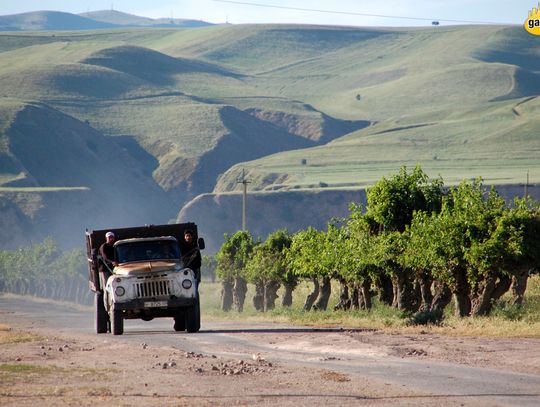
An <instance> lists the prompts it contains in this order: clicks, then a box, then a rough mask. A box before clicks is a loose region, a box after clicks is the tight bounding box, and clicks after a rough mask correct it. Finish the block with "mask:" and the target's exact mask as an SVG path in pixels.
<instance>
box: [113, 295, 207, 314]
mask: <svg viewBox="0 0 540 407" xmlns="http://www.w3.org/2000/svg"><path fill="white" fill-rule="evenodd" d="M196 303H197V298H174V299H167V300H158V299H136V300H131V301H127V302H117V303H115V304H114V307H115V308H116V309H117V310H122V311H145V312H150V313H151V312H152V311H153V310H156V311H157V310H164V309H168V310H175V309H179V308H187V307H192V306H194V305H195V304H196Z"/></svg>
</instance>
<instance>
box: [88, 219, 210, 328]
mask: <svg viewBox="0 0 540 407" xmlns="http://www.w3.org/2000/svg"><path fill="white" fill-rule="evenodd" d="M186 230H189V231H191V233H192V235H193V238H194V241H195V242H197V247H196V248H195V249H196V250H202V249H204V246H205V245H204V239H202V238H199V237H198V233H197V225H196V224H195V223H192V222H189V223H177V224H167V225H147V226H139V227H129V228H110V229H106V230H88V229H87V230H86V252H87V259H88V271H89V286H90V290H92V291H93V292H94V321H95V330H96V333H98V334H101V333H107V332H111V333H112V334H113V335H122V334H123V333H124V320H126V319H142V320H144V321H150V320H152V319H154V318H167V317H168V318H173V320H174V324H173V328H174V330H175V331H187V332H190V333H191V332H198V331H199V329H200V324H201V322H200V301H199V281H200V270H194V269H192V268H190V264H189V261H188V260H186V259H187V258H190V256H189V253H186V251H187V248H185V247H184V245H183V243H184V232H185V231H186ZM109 231H112V232H113V233H114V234H115V237H116V241H115V243H114V258H115V262H114V265H107V262H105V261H104V259H102V258H101V256H100V251H99V248H100V247H101V245H102V244H103V243H105V240H106V238H105V235H106V233H107V232H109ZM192 250H193V249H192ZM186 263H187V264H186ZM104 271H105V272H104ZM100 273H101V278H100Z"/></svg>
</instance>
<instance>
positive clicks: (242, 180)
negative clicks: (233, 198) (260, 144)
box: [238, 169, 251, 231]
mask: <svg viewBox="0 0 540 407" xmlns="http://www.w3.org/2000/svg"><path fill="white" fill-rule="evenodd" d="M238 183H239V184H242V185H243V196H242V230H243V231H247V222H246V218H247V216H246V214H247V184H249V183H251V181H249V180H248V179H247V178H246V170H245V169H242V177H241V178H239V179H238Z"/></svg>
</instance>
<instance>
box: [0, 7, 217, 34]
mask: <svg viewBox="0 0 540 407" xmlns="http://www.w3.org/2000/svg"><path fill="white" fill-rule="evenodd" d="M210 25H212V24H210V23H207V22H205V21H198V20H186V19H178V18H177V19H172V18H159V19H152V18H147V17H139V16H135V15H133V14H128V13H122V12H120V11H116V10H100V11H91V12H88V13H81V14H71V13H64V12H60V11H47V10H43V11H32V12H28V13H21V14H11V15H3V16H2V15H0V31H19V32H20V31H84V30H103V29H112V28H127V27H131V28H141V27H145V28H196V27H206V26H210Z"/></svg>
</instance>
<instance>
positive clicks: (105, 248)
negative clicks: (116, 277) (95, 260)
mask: <svg viewBox="0 0 540 407" xmlns="http://www.w3.org/2000/svg"><path fill="white" fill-rule="evenodd" d="M115 240H116V236H115V235H114V233H113V232H107V233H105V243H103V244H102V245H101V246H100V247H99V254H100V256H101V261H100V262H99V271H100V273H99V274H100V277H101V278H102V279H103V280H101V283H102V287H105V283H106V282H107V279H108V278H109V276H110V275H111V270H112V269H113V267H115V266H117V265H118V263H117V262H116V259H115V258H114V241H115Z"/></svg>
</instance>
